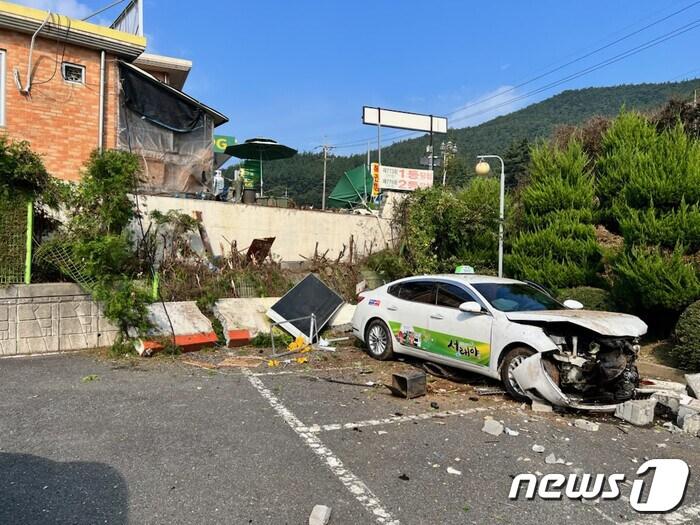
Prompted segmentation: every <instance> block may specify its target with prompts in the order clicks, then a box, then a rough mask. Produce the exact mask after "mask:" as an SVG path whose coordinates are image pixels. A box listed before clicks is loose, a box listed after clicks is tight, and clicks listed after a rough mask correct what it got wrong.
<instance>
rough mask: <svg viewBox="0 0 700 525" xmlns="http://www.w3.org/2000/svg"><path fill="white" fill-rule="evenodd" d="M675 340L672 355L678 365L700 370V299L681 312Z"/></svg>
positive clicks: (690, 369)
mask: <svg viewBox="0 0 700 525" xmlns="http://www.w3.org/2000/svg"><path fill="white" fill-rule="evenodd" d="M673 342H674V343H675V346H674V347H673V348H672V349H671V350H670V356H671V358H672V359H673V360H674V361H675V362H676V363H677V364H678V366H680V367H682V368H684V369H686V370H689V371H693V372H694V371H698V370H700V301H695V302H694V303H692V304H691V305H690V306H688V308H686V309H685V311H684V312H683V313H682V314H681V316H680V318H679V319H678V323H677V324H676V329H675V331H674V334H673Z"/></svg>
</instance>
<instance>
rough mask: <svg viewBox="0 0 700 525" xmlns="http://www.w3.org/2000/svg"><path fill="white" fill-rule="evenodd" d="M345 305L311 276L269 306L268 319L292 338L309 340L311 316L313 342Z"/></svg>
mask: <svg viewBox="0 0 700 525" xmlns="http://www.w3.org/2000/svg"><path fill="white" fill-rule="evenodd" d="M344 303H345V301H343V298H342V297H341V296H340V295H338V294H337V293H336V292H334V291H333V290H331V289H330V288H329V287H328V286H326V285H325V284H324V283H323V281H321V280H320V279H319V278H318V277H316V276H315V275H314V274H312V273H310V274H308V275H307V276H306V277H304V279H302V280H301V282H299V284H297V285H296V286H295V287H294V288H292V289H291V290H289V291H288V292H287V293H286V294H284V296H282V298H280V300H279V301H277V302H276V303H275V304H274V305H272V307H271V308H270V309H269V310H268V311H267V316H268V317H269V318H270V319H272V320H273V321H275V322H277V323H280V325H279V326H280V327H282V328H284V329H285V330H286V331H287V332H289V333H290V334H292V335H293V336H302V337H309V334H310V333H311V332H312V326H311V323H312V319H311V315H312V314H313V315H315V319H316V325H315V327H314V328H315V330H314V333H313V334H311V336H312V338H314V340H315V339H316V337H317V335H318V332H320V331H321V330H322V329H323V327H324V326H325V325H326V324H327V323H328V321H330V319H331V318H332V317H333V316H334V315H335V314H336V312H337V311H338V310H339V309H340V308H341V307H342V306H343V304H344ZM311 342H314V341H311Z"/></svg>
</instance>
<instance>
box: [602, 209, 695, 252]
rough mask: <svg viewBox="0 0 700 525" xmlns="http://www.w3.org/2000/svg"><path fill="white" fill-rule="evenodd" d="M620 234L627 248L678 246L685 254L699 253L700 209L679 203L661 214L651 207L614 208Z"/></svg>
mask: <svg viewBox="0 0 700 525" xmlns="http://www.w3.org/2000/svg"><path fill="white" fill-rule="evenodd" d="M615 210H616V211H615V215H616V216H617V217H618V221H619V223H620V232H621V233H622V235H623V237H624V238H625V242H627V243H628V244H630V245H633V246H636V245H658V246H663V247H665V248H674V247H675V246H676V245H678V244H681V245H683V247H684V248H685V250H686V251H687V252H690V253H695V252H697V251H698V250H700V207H698V204H697V203H695V204H693V205H692V206H689V205H688V204H686V202H685V199H682V200H681V203H680V205H679V206H678V207H677V208H674V209H671V210H669V211H665V212H664V211H660V210H657V209H655V208H654V207H653V206H652V207H650V208H647V209H645V210H638V209H635V208H631V207H629V206H625V205H619V206H617V207H615Z"/></svg>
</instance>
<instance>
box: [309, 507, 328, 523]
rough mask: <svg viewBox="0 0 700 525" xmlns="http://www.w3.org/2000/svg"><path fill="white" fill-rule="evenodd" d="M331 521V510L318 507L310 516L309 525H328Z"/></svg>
mask: <svg viewBox="0 0 700 525" xmlns="http://www.w3.org/2000/svg"><path fill="white" fill-rule="evenodd" d="M330 519H331V508H330V507H326V506H325V505H316V506H314V510H312V511H311V515H310V516H309V525H326V524H327V523H328V522H329V521H330Z"/></svg>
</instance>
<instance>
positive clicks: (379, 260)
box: [364, 249, 411, 282]
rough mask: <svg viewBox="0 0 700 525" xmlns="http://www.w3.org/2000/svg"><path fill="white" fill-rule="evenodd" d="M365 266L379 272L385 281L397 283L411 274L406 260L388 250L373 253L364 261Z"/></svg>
mask: <svg viewBox="0 0 700 525" xmlns="http://www.w3.org/2000/svg"><path fill="white" fill-rule="evenodd" d="M364 266H366V267H367V268H368V269H369V270H372V271H374V272H377V273H378V274H379V276H380V277H381V278H382V279H383V280H384V281H385V282H390V281H395V280H396V279H400V278H402V277H406V276H408V275H410V274H411V269H410V268H409V266H408V264H407V263H406V259H404V258H403V256H402V255H401V254H400V253H398V252H397V251H395V250H391V249H387V250H382V251H379V252H376V253H373V254H372V255H370V256H369V257H367V259H365V261H364Z"/></svg>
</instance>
